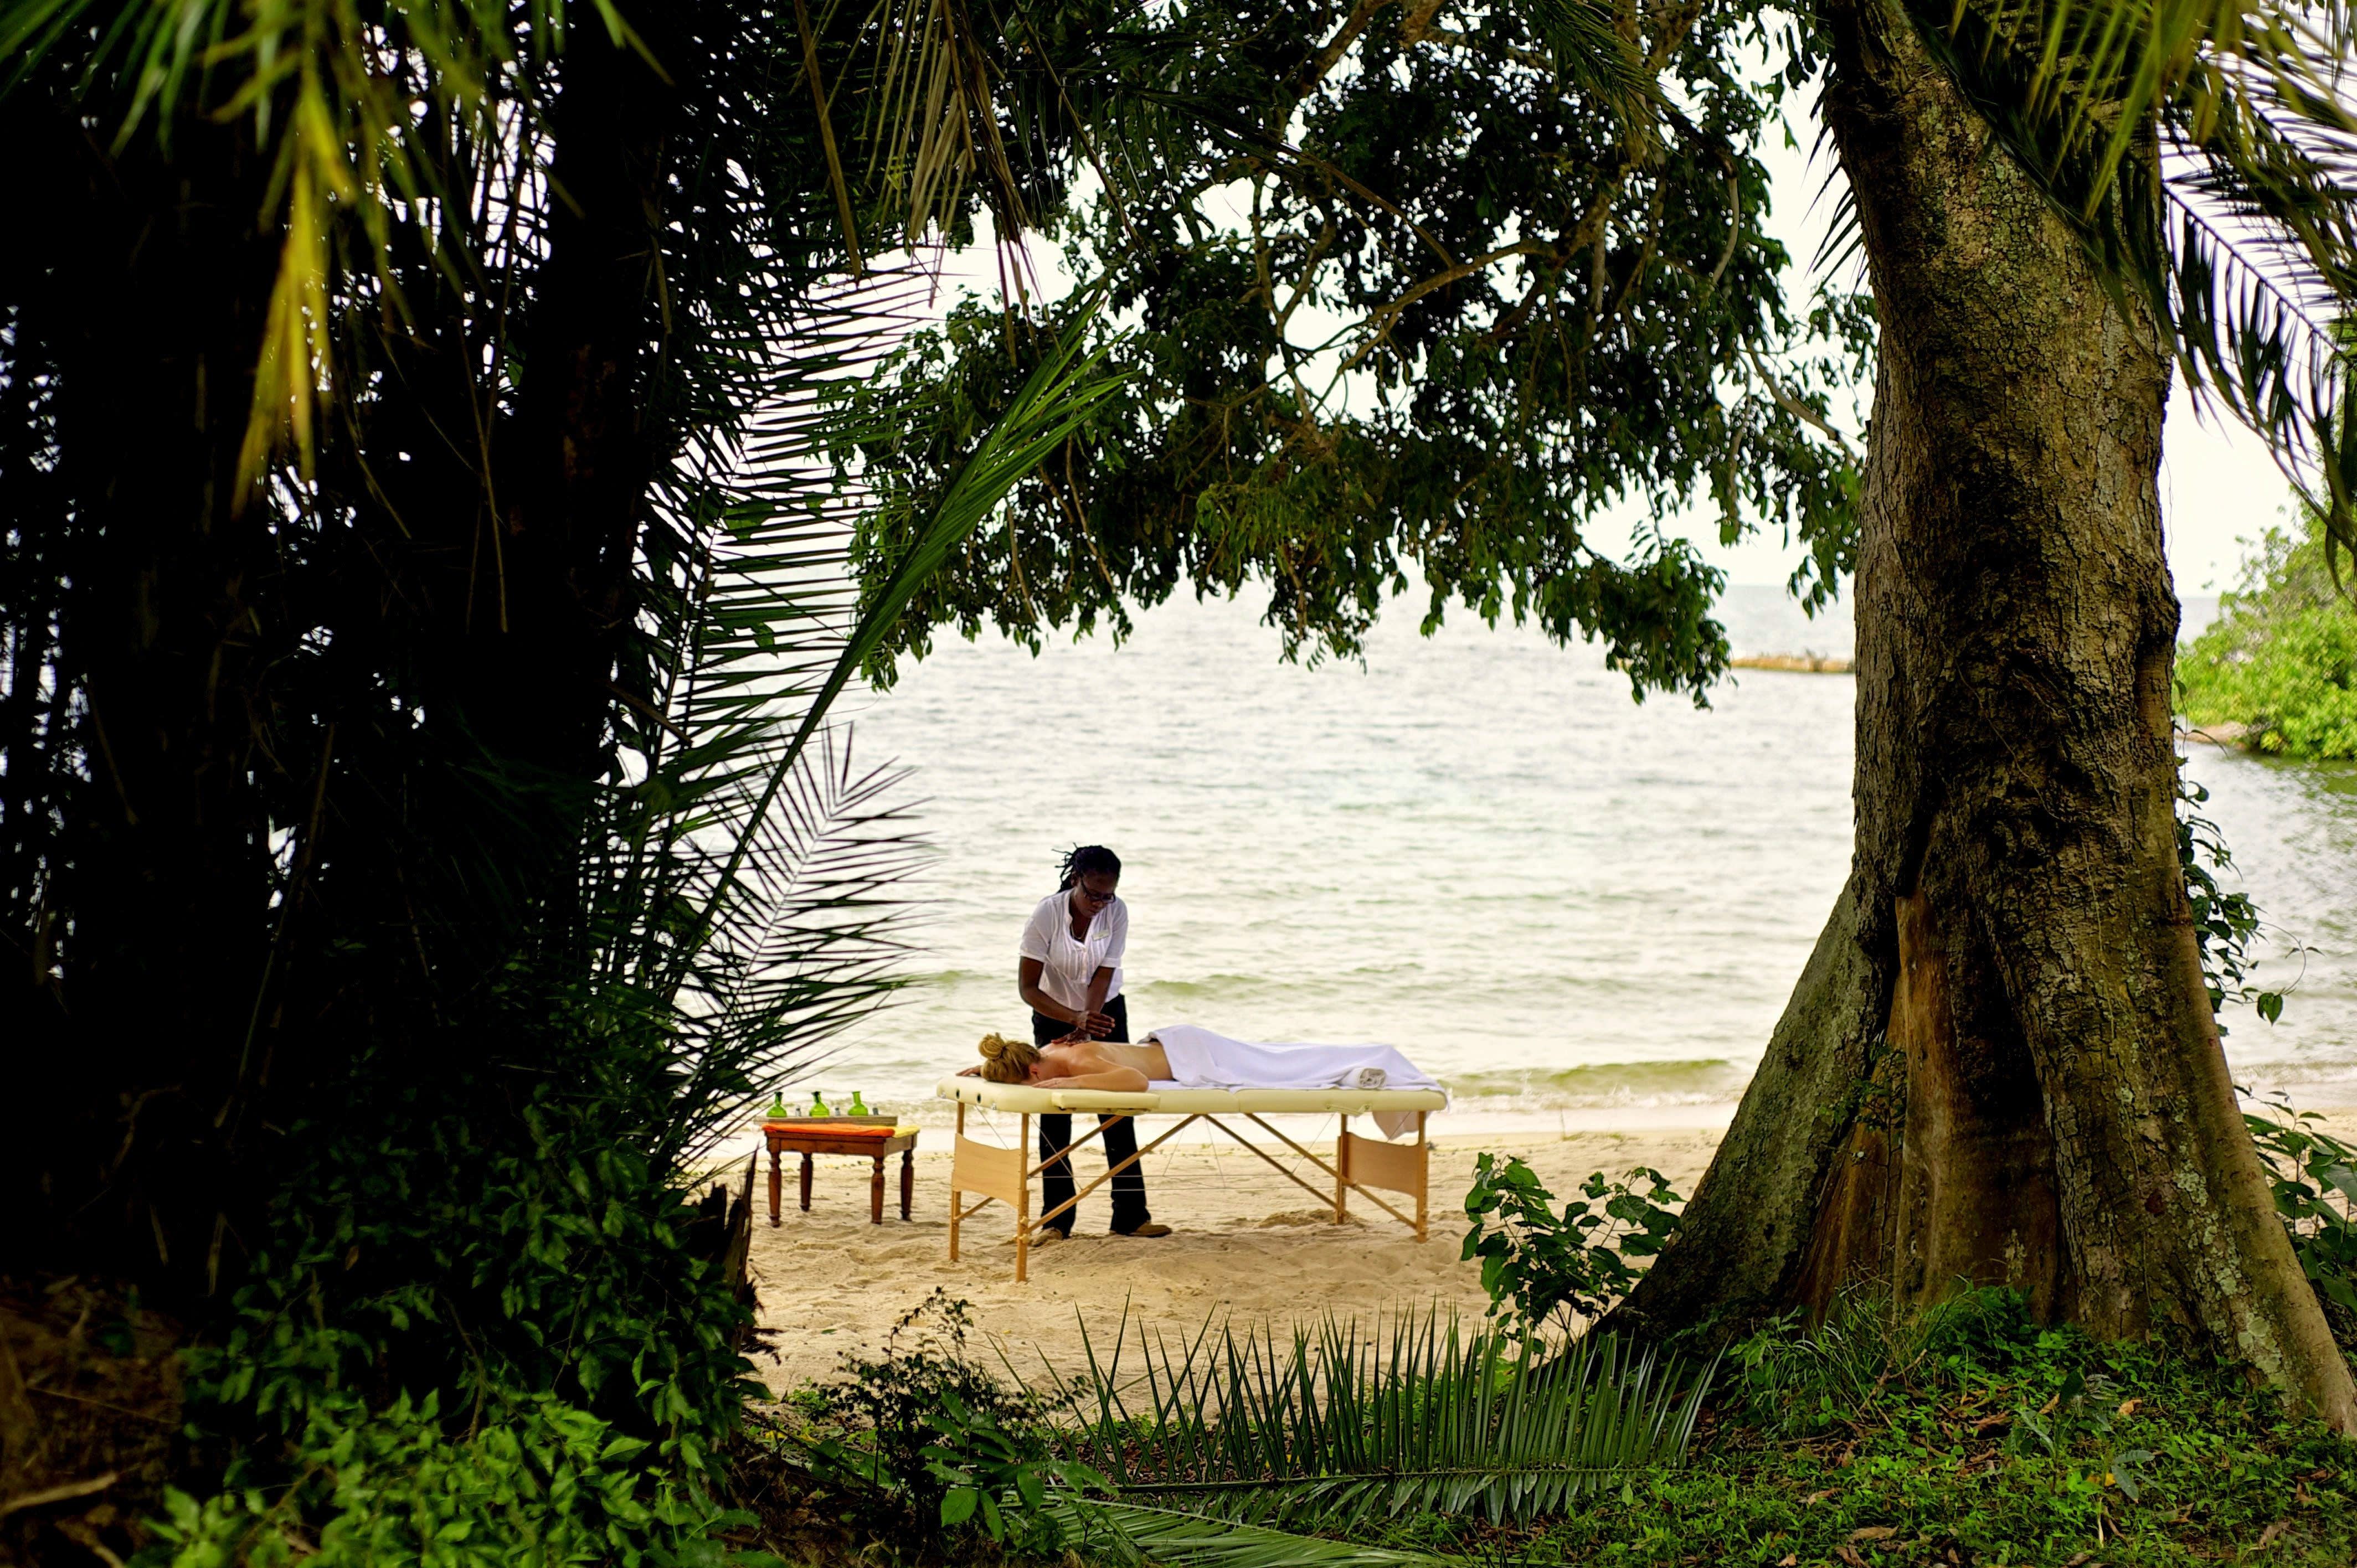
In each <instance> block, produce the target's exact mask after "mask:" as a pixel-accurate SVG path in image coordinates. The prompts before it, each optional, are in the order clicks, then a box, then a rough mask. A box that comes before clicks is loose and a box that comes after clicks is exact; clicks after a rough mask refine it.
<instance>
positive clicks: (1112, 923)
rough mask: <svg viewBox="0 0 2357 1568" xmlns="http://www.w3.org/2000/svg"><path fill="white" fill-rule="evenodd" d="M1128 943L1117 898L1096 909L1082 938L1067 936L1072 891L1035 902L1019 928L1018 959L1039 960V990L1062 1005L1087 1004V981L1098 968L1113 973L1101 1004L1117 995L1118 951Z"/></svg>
mask: <svg viewBox="0 0 2357 1568" xmlns="http://www.w3.org/2000/svg"><path fill="white" fill-rule="evenodd" d="M1128 942H1129V906H1128V905H1126V904H1125V903H1123V902H1122V901H1121V899H1120V898H1119V897H1115V898H1114V900H1113V902H1111V903H1110V904H1107V905H1106V906H1105V907H1104V908H1102V909H1099V910H1098V911H1097V912H1096V915H1095V917H1094V918H1092V919H1091V920H1090V921H1089V934H1088V936H1087V937H1086V938H1085V939H1083V940H1074V938H1073V936H1072V894H1071V889H1070V888H1062V889H1060V890H1058V891H1057V892H1054V893H1051V894H1049V896H1048V897H1045V898H1042V899H1040V900H1039V908H1036V909H1034V910H1032V911H1031V918H1030V920H1029V922H1028V924H1026V925H1025V926H1024V928H1023V956H1024V957H1025V958H1036V959H1038V960H1039V963H1040V971H1039V989H1040V990H1042V991H1044V992H1046V993H1048V994H1049V995H1050V996H1052V997H1054V998H1055V999H1056V1000H1057V1001H1059V1002H1060V1003H1062V1004H1064V1005H1065V1006H1067V1007H1072V1008H1081V1007H1085V1006H1087V1005H1088V1004H1089V981H1090V980H1091V978H1092V977H1093V976H1094V975H1095V973H1096V972H1097V971H1098V970H1100V969H1106V968H1110V969H1111V970H1112V971H1113V983H1112V984H1111V985H1109V986H1107V987H1106V988H1105V1000H1106V1001H1108V1002H1110V1001H1112V1000H1113V999H1114V997H1116V996H1118V995H1120V994H1121V953H1122V949H1123V948H1125V946H1127V945H1128Z"/></svg>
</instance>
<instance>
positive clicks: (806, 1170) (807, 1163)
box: [802, 1155, 811, 1214]
mask: <svg viewBox="0 0 2357 1568" xmlns="http://www.w3.org/2000/svg"><path fill="white" fill-rule="evenodd" d="M810 1178H811V1157H810V1156H809V1155H803V1156H802V1212H803V1213H804V1214H808V1213H809V1212H810Z"/></svg>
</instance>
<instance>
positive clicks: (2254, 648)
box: [2177, 516, 2357, 757]
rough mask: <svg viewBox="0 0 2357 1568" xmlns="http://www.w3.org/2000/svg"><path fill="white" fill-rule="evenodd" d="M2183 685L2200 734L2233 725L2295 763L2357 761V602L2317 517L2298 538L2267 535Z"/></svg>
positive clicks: (2189, 663) (2181, 664) (2184, 669)
mask: <svg viewBox="0 0 2357 1568" xmlns="http://www.w3.org/2000/svg"><path fill="white" fill-rule="evenodd" d="M2177 679H2178V706H2179V712H2181V713H2182V714H2184V715H2185V718H2186V721H2187V723H2189V724H2190V725H2194V726H2195V727H2197V728H2201V727H2209V728H2212V729H2213V730H2222V729H2223V728H2224V726H2227V725H2233V726H2236V729H2235V731H2234V732H2233V733H2236V734H2238V735H2239V737H2240V739H2241V740H2242V742H2243V743H2244V745H2246V746H2255V747H2256V748H2258V749H2259V750H2261V751H2271V752H2280V753H2282V754H2283V755H2285V756H2287V757H2357V603H2352V601H2351V598H2350V596H2349V594H2348V592H2347V591H2346V590H2345V588H2344V587H2343V586H2342V585H2336V584H2335V583H2334V581H2333V578H2332V573H2331V572H2330V570H2329V569H2328V567H2327V565H2326V563H2325V559H2324V538H2323V532H2322V531H2321V530H2320V529H2319V528H2318V527H2317V526H2316V521H2315V519H2314V518H2313V517H2312V516H2311V517H2309V518H2308V519H2306V520H2305V523H2304V526H2303V528H2302V530H2301V532H2300V534H2299V536H2298V537H2294V536H2293V535H2291V534H2288V533H2287V532H2285V531H2284V530H2282V529H2279V528H2271V529H2269V530H2267V532H2266V538H2264V539H2262V540H2261V541H2259V547H2258V549H2257V551H2256V552H2255V553H2253V554H2252V555H2250V556H2249V557H2248V558H2246V559H2245V560H2244V564H2243V585H2242V587H2241V588H2240V589H2239V590H2238V591H2237V592H2234V593H2232V594H2228V595H2227V596H2225V598H2224V600H2223V602H2222V604H2221V606H2220V608H2219V614H2218V619H2217V621H2216V622H2215V624H2213V625H2212V626H2211V627H2210V628H2209V629H2208V630H2206V631H2204V632H2202V634H2201V636H2200V637H2198V638H2196V639H2194V642H2193V645H2192V647H2190V649H2188V650H2186V651H2185V654H2184V656H2183V657H2182V658H2181V659H2180V660H2179V661H2178V666H2177Z"/></svg>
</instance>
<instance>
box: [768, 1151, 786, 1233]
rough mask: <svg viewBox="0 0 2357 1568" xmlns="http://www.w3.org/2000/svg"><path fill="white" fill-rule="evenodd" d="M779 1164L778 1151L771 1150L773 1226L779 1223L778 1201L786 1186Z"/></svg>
mask: <svg viewBox="0 0 2357 1568" xmlns="http://www.w3.org/2000/svg"><path fill="white" fill-rule="evenodd" d="M779 1163H780V1162H779V1157H778V1151H777V1150H775V1149H771V1150H770V1224H772V1225H775V1224H777V1223H778V1199H779V1198H780V1197H781V1196H782V1194H783V1188H784V1186H785V1182H784V1177H783V1175H782V1173H781V1172H780V1170H779V1168H778V1167H779Z"/></svg>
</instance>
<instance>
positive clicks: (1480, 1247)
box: [1464, 1155, 1682, 1333]
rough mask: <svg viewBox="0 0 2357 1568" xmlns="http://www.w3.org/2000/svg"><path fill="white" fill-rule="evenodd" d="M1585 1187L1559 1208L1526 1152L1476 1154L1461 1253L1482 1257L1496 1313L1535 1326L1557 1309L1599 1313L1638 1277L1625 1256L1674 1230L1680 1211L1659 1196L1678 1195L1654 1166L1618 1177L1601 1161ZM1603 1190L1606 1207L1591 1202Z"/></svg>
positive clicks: (1674, 1198)
mask: <svg viewBox="0 0 2357 1568" xmlns="http://www.w3.org/2000/svg"><path fill="white" fill-rule="evenodd" d="M1640 1182H1642V1183H1643V1184H1644V1187H1643V1190H1642V1191H1640V1190H1639V1188H1638V1185H1637V1184H1639V1183H1640ZM1580 1193H1581V1197H1580V1198H1579V1199H1577V1200H1574V1201H1572V1202H1568V1203H1566V1204H1565V1205H1564V1206H1563V1212H1562V1213H1561V1214H1557V1213H1556V1212H1555V1195H1554V1194H1553V1193H1551V1192H1549V1191H1548V1190H1547V1189H1546V1188H1545V1187H1543V1186H1542V1185H1540V1182H1539V1178H1538V1176H1536V1175H1535V1174H1534V1172H1533V1171H1532V1170H1531V1168H1530V1167H1529V1166H1528V1165H1524V1164H1523V1162H1522V1161H1521V1160H1519V1159H1512V1158H1509V1159H1508V1160H1507V1161H1506V1163H1505V1164H1504V1165H1500V1164H1499V1163H1498V1161H1497V1157H1496V1156H1495V1155H1482V1156H1480V1159H1479V1160H1477V1161H1475V1162H1474V1166H1473V1186H1472V1187H1471V1188H1470V1189H1469V1190H1468V1191H1467V1192H1466V1194H1465V1212H1466V1214H1467V1215H1468V1216H1469V1217H1470V1219H1472V1221H1473V1224H1472V1227H1471V1229H1469V1230H1467V1231H1466V1232H1465V1251H1464V1256H1465V1258H1466V1260H1467V1261H1471V1260H1472V1259H1475V1258H1479V1259H1480V1260H1481V1288H1482V1289H1483V1290H1484V1291H1487V1292H1488V1293H1489V1295H1490V1316H1492V1317H1496V1316H1501V1315H1510V1316H1515V1317H1518V1318H1520V1319H1521V1320H1522V1322H1523V1326H1524V1327H1525V1330H1526V1331H1528V1332H1531V1333H1536V1332H1537V1331H1538V1330H1540V1329H1541V1328H1543V1327H1544V1326H1546V1324H1547V1322H1548V1320H1549V1319H1551V1318H1553V1317H1554V1316H1555V1315H1556V1314H1557V1313H1561V1314H1562V1315H1563V1316H1565V1317H1566V1319H1567V1320H1569V1319H1580V1318H1594V1317H1600V1316H1603V1315H1604V1313H1606V1312H1607V1311H1609V1309H1610V1308H1611V1305H1612V1304H1613V1303H1614V1302H1615V1301H1617V1300H1619V1299H1620V1297H1621V1296H1623V1295H1626V1294H1628V1293H1629V1290H1630V1288H1631V1286H1632V1285H1634V1284H1635V1283H1637V1271H1636V1270H1635V1269H1633V1268H1631V1266H1630V1264H1629V1262H1628V1260H1629V1259H1631V1258H1646V1257H1652V1256H1653V1255H1654V1254H1656V1253H1658V1252H1659V1251H1661V1250H1662V1248H1663V1245H1664V1244H1665V1243H1666V1242H1667V1241H1668V1240H1669V1239H1670V1237H1671V1236H1672V1235H1673V1234H1674V1232H1675V1231H1676V1230H1677V1227H1678V1217H1677V1215H1676V1214H1675V1213H1674V1211H1672V1210H1670V1209H1668V1208H1663V1204H1668V1203H1677V1202H1680V1201H1682V1200H1681V1199H1680V1198H1679V1197H1678V1195H1677V1194H1676V1193H1674V1192H1673V1191H1671V1190H1670V1184H1669V1180H1668V1178H1667V1177H1665V1176H1663V1175H1662V1173H1661V1172H1659V1171H1657V1170H1653V1169H1651V1168H1640V1169H1637V1170H1632V1171H1631V1172H1630V1173H1629V1174H1628V1175H1627V1176H1624V1177H1622V1178H1621V1179H1620V1180H1619V1181H1612V1182H1608V1181H1606V1180H1605V1179H1604V1173H1603V1172H1602V1171H1597V1172H1594V1173H1593V1174H1591V1175H1590V1176H1588V1178H1587V1181H1586V1182H1585V1183H1584V1184H1583V1185H1582V1186H1581V1187H1580ZM1598 1199H1601V1200H1602V1201H1603V1206H1604V1207H1603V1212H1602V1213H1600V1214H1599V1213H1597V1212H1595V1211H1594V1210H1593V1209H1592V1208H1590V1205H1591V1204H1593V1203H1595V1202H1596V1201H1597V1200H1598ZM1566 1326H1567V1325H1566Z"/></svg>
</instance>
